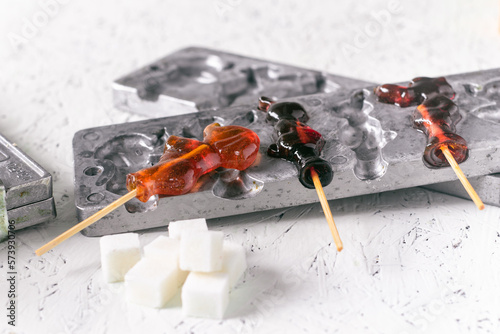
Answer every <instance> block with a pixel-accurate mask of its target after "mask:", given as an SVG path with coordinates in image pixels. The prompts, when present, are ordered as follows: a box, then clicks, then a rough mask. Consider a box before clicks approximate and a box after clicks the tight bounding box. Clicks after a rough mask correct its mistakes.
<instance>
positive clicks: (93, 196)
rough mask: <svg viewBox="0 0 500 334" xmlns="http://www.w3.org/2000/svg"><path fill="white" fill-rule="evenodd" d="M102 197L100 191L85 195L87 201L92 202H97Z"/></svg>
mask: <svg viewBox="0 0 500 334" xmlns="http://www.w3.org/2000/svg"><path fill="white" fill-rule="evenodd" d="M103 199H104V195H103V194H101V193H93V194H90V195H88V196H87V201H89V202H92V203H99V202H101V201H102V200H103Z"/></svg>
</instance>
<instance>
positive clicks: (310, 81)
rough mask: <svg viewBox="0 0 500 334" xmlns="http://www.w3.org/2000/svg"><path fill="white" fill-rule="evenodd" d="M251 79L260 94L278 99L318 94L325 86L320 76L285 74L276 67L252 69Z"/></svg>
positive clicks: (290, 72)
mask: <svg viewBox="0 0 500 334" xmlns="http://www.w3.org/2000/svg"><path fill="white" fill-rule="evenodd" d="M253 78H254V80H255V82H256V84H257V86H258V88H259V89H260V90H261V91H262V92H265V94H268V95H274V96H279V97H280V98H285V97H292V96H300V95H308V94H314V93H320V92H322V91H323V88H324V84H325V78H324V77H323V76H322V75H319V74H315V73H302V72H299V71H288V72H287V71H284V70H283V68H282V67H280V66H277V65H266V66H263V67H258V68H254V69H253Z"/></svg>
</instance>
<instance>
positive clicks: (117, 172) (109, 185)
mask: <svg viewBox="0 0 500 334" xmlns="http://www.w3.org/2000/svg"><path fill="white" fill-rule="evenodd" d="M165 140H166V132H165V131H164V130H161V131H158V132H156V133H154V134H153V135H152V136H146V135H144V134H126V135H120V136H116V137H114V138H112V139H110V140H108V141H107V142H105V143H104V144H103V145H101V146H100V147H98V148H97V149H96V151H95V154H94V158H95V159H96V160H97V161H96V165H98V166H101V167H102V168H103V172H102V173H101V174H100V176H99V179H98V180H97V181H96V185H97V186H102V185H104V184H105V185H106V190H107V191H110V192H112V193H114V194H118V195H124V194H125V193H127V188H126V176H127V174H128V173H133V172H136V171H138V170H141V169H143V168H145V167H148V166H151V165H153V164H154V163H156V162H158V160H159V159H160V157H161V154H162V152H163V146H164V143H165Z"/></svg>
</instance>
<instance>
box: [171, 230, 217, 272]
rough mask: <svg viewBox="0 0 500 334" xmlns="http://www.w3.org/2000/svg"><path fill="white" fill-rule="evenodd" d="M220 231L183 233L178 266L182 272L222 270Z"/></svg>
mask: <svg viewBox="0 0 500 334" xmlns="http://www.w3.org/2000/svg"><path fill="white" fill-rule="evenodd" d="M223 238H224V234H223V233H222V232H220V231H198V232H191V231H185V232H183V234H182V237H181V249H180V258H179V265H180V268H181V269H182V270H189V271H199V272H213V271H220V270H221V269H222V241H223Z"/></svg>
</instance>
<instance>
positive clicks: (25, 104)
mask: <svg viewBox="0 0 500 334" xmlns="http://www.w3.org/2000/svg"><path fill="white" fill-rule="evenodd" d="M47 3H49V4H52V5H49V6H48V7H47V6H46V5H44V4H47ZM389 3H390V2H389V1H369V2H363V1H348V0H342V1H299V0H286V1H285V0H279V1H256V0H206V1H180V0H177V1H171V0H143V1H123V0H122V1H118V0H107V1H103V0H100V1H96V0H87V1H83V0H64V1H63V0H61V1H60V3H57V2H54V1H52V2H51V1H41V2H39V1H27V0H1V2H0V74H1V77H0V133H2V134H3V135H4V136H6V137H7V138H9V139H11V140H13V141H15V142H16V143H17V144H18V145H19V147H21V148H22V149H23V150H24V151H25V152H26V153H28V154H29V155H30V156H31V157H32V158H34V159H35V160H36V161H38V162H39V163H40V164H41V165H43V166H44V167H45V168H46V169H47V170H48V171H49V172H50V173H52V175H53V177H54V197H55V200H56V203H57V210H58V218H57V219H56V220H55V221H54V222H51V223H49V224H45V225H41V226H37V227H34V228H30V229H28V230H25V231H21V232H19V233H18V234H17V239H16V240H17V243H18V249H17V262H18V263H17V266H18V271H19V282H18V287H17V290H18V293H19V298H18V307H19V309H18V315H17V324H18V326H17V327H16V328H11V327H7V325H6V322H7V320H6V317H5V315H4V313H5V314H6V311H1V312H0V329H3V331H4V332H6V333H10V332H14V333H129V332H130V333H134V332H137V333H138V332H141V333H147V332H150V333H175V332H179V333H187V332H192V333H205V332H207V333H226V332H227V333H238V332H243V333H252V332H255V333H292V332H305V333H444V332H449V333H452V332H453V333H459V332H460V333H468V332H470V333H498V332H499V331H500V288H499V282H500V265H499V264H500V234H499V231H500V226H499V218H500V209H499V208H495V207H491V206H488V207H487V208H486V209H485V210H484V211H483V212H479V211H478V210H477V209H476V208H475V206H474V205H473V204H472V202H470V201H466V200H463V199H458V198H455V197H451V196H447V195H443V194H438V193H434V192H431V191H427V190H423V189H420V188H414V189H407V190H401V191H395V192H389V193H382V194H377V195H370V196H363V197H356V198H351V199H344V200H337V201H332V202H330V204H331V206H332V209H333V214H334V217H335V220H336V222H337V225H338V227H339V230H340V233H341V235H342V237H343V241H344V246H345V250H344V251H343V252H342V253H340V254H337V253H336V251H335V247H334V246H333V245H332V242H331V236H330V235H329V231H328V227H327V224H326V222H325V221H324V217H323V216H322V211H321V208H320V206H319V204H315V205H310V206H304V207H298V208H291V209H286V210H285V209H284V210H278V211H274V212H268V213H264V214H253V215H245V216H241V217H232V218H227V219H222V220H216V221H211V222H210V228H212V229H215V230H222V231H224V233H225V234H226V237H227V239H231V240H234V241H235V242H238V243H241V244H243V245H244V246H245V247H246V249H247V251H248V263H249V270H248V272H247V273H246V274H245V277H244V279H243V280H242V282H241V283H240V284H239V285H238V288H237V289H236V290H235V291H234V292H233V293H232V297H231V298H232V301H231V305H230V308H229V310H228V312H227V317H226V319H225V320H224V321H212V320H201V319H190V318H188V319H185V318H183V317H182V315H181V311H180V307H179V305H180V301H179V298H178V297H176V299H175V300H174V301H172V302H171V303H170V304H169V306H168V307H167V308H165V309H161V310H152V309H146V308H142V307H139V306H136V305H131V304H127V303H126V302H125V301H124V299H123V294H122V286H121V285H120V284H115V285H107V284H105V283H103V281H102V278H101V271H100V264H99V250H98V239H95V238H94V239H92V238H85V237H83V236H81V235H77V236H75V237H74V238H72V239H71V240H69V241H67V242H66V243H64V244H62V245H60V246H59V247H57V248H56V249H55V250H54V251H52V252H50V253H49V254H47V255H44V256H43V257H41V258H39V257H36V256H34V253H33V252H34V249H36V248H38V247H39V246H41V245H42V244H43V243H45V242H46V241H48V240H49V239H51V238H52V237H54V236H55V235H57V234H59V233H60V232H62V231H63V230H65V229H66V228H68V227H69V226H71V225H73V224H74V223H75V222H76V218H75V208H74V204H73V170H72V148H71V141H72V137H73V134H74V133H75V132H76V131H77V130H80V129H83V128H87V127H95V126H100V125H107V124H113V123H119V122H125V121H131V120H140V119H142V118H141V117H139V116H134V115H132V114H127V113H124V112H121V111H118V110H116V109H114V108H113V106H112V102H111V85H110V83H111V82H112V81H113V80H114V79H116V78H117V77H119V76H122V75H123V74H125V73H128V72H130V71H132V70H134V69H136V68H137V67H138V66H141V65H144V64H146V63H148V62H151V61H153V60H155V59H157V58H160V57H162V56H164V55H166V54H168V53H170V52H173V51H175V50H177V49H180V48H183V47H186V46H191V45H199V46H206V47H211V48H219V49H223V50H226V51H230V52H235V53H239V54H244V55H248V56H255V57H259V58H265V59H270V60H275V61H280V62H285V63H289V64H293V65H297V66H304V67H309V68H314V69H318V70H325V71H328V72H331V73H337V74H341V75H345V76H350V77H354V78H358V79H363V80H366V81H376V82H380V83H384V82H394V81H408V80H409V79H411V78H413V77H416V76H423V75H425V76H436V75H443V74H452V73H459V72H466V71H476V70H482V69H488V68H494V67H500V33H499V25H500V22H499V20H500V10H499V6H498V5H499V4H498V1H494V0H491V1H488V0H481V1H474V2H472V1H456V0H455V1H453V0H447V1H439V2H437V1H430V0H427V1H425V0H424V1H418V2H411V3H409V2H407V1H402V0H401V2H397V1H396V4H399V6H397V9H398V10H393V11H392V12H389V9H393V7H392V6H391V5H390V4H389ZM54 4H55V5H54ZM387 13H390V14H389V15H387ZM377 18H378V19H379V20H381V23H379V21H377ZM381 18H382V19H381ZM160 205H161V203H160ZM161 233H162V232H161V231H157V232H148V233H143V234H141V242H143V244H145V243H147V242H149V241H150V240H152V239H153V238H155V237H156V236H157V235H159V234H161ZM0 249H1V253H0V256H1V260H0V263H3V262H4V259H6V251H5V244H2V245H0ZM1 270H2V276H1V277H2V281H1V282H0V287H1V288H0V295H1V297H0V298H1V299H0V300H2V303H1V308H2V309H4V305H5V306H6V305H7V304H6V290H7V289H6V282H5V280H4V278H3V277H4V274H3V272H4V268H2V269H1ZM4 300H5V303H4V302H3V301H4Z"/></svg>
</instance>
